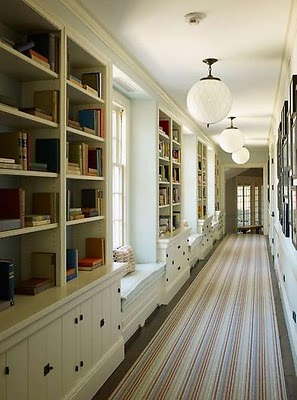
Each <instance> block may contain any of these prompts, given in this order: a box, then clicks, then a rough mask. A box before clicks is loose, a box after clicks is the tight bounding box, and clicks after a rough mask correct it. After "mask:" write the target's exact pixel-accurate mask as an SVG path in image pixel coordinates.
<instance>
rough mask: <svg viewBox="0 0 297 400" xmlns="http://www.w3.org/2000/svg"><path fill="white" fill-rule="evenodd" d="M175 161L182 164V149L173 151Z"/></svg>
mask: <svg viewBox="0 0 297 400" xmlns="http://www.w3.org/2000/svg"><path fill="white" fill-rule="evenodd" d="M172 158H173V161H175V162H178V163H180V149H172Z"/></svg>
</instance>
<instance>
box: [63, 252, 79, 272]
mask: <svg viewBox="0 0 297 400" xmlns="http://www.w3.org/2000/svg"><path fill="white" fill-rule="evenodd" d="M66 268H67V269H69V268H75V269H76V270H77V268H78V250H77V249H66Z"/></svg>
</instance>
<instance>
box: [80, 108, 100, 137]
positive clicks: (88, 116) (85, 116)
mask: <svg viewBox="0 0 297 400" xmlns="http://www.w3.org/2000/svg"><path fill="white" fill-rule="evenodd" d="M97 114H98V112H97V110H87V109H85V110H80V111H79V112H78V121H79V123H80V125H81V126H85V127H86V128H90V129H94V130H95V131H96V133H97V130H96V128H97V125H98V124H97V123H96V119H97Z"/></svg>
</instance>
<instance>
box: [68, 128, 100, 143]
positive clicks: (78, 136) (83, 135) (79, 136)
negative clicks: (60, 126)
mask: <svg viewBox="0 0 297 400" xmlns="http://www.w3.org/2000/svg"><path fill="white" fill-rule="evenodd" d="M66 130H67V137H68V138H69V139H70V140H73V141H76V140H77V141H79V140H84V141H88V142H98V143H104V138H101V137H99V136H96V135H93V134H90V133H87V132H84V131H81V130H79V129H75V128H71V127H69V126H67V128H66Z"/></svg>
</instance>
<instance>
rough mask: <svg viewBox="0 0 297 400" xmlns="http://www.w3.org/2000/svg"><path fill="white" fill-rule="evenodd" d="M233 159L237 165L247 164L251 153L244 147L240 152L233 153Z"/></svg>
mask: <svg viewBox="0 0 297 400" xmlns="http://www.w3.org/2000/svg"><path fill="white" fill-rule="evenodd" d="M231 158H232V160H233V161H234V162H235V163H236V164H245V163H246V162H248V160H249V159H250V152H249V151H248V149H247V148H246V147H242V148H241V149H240V150H238V151H236V152H235V153H232V155H231Z"/></svg>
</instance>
